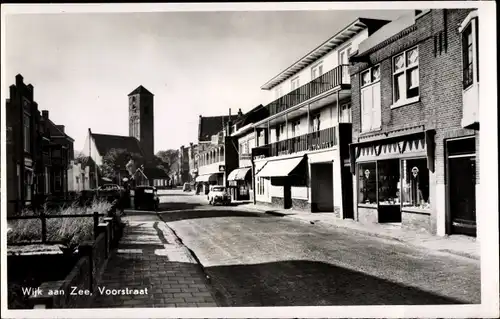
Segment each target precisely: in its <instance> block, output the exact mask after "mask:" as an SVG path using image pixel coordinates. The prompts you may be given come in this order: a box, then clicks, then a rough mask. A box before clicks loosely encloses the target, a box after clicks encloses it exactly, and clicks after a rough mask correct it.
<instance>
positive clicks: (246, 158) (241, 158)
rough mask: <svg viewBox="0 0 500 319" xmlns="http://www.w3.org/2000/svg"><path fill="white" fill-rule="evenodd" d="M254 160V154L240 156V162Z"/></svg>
mask: <svg viewBox="0 0 500 319" xmlns="http://www.w3.org/2000/svg"><path fill="white" fill-rule="evenodd" d="M251 158H252V154H240V160H249V159H251Z"/></svg>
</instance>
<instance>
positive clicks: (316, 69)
mask: <svg viewBox="0 0 500 319" xmlns="http://www.w3.org/2000/svg"><path fill="white" fill-rule="evenodd" d="M316 73H317V75H315V74H316ZM323 74H324V73H323V61H320V62H318V63H316V64H315V65H314V66H312V67H311V81H313V80H315V79H317V78H319V77H321V76H322V75H323Z"/></svg>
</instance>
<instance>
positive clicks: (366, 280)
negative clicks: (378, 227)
mask: <svg viewBox="0 0 500 319" xmlns="http://www.w3.org/2000/svg"><path fill="white" fill-rule="evenodd" d="M181 194H182V192H178V194H176V193H175V192H174V191H172V193H171V194H169V195H168V196H166V197H168V201H169V203H174V204H175V205H173V206H170V204H169V206H168V207H166V208H165V210H163V211H161V212H159V215H160V217H161V218H162V219H163V220H164V221H165V222H167V224H168V226H169V227H171V228H172V229H174V230H175V232H176V233H177V235H178V236H179V237H180V238H182V241H183V243H184V244H185V245H186V246H187V247H189V248H190V249H191V250H192V251H194V252H195V253H196V255H197V257H198V258H199V260H200V261H201V263H202V264H203V266H204V269H205V272H206V273H207V274H209V275H210V277H211V284H212V285H214V286H215V287H216V289H217V291H218V292H219V294H218V295H217V296H224V300H222V301H221V304H223V305H230V306H322V305H324V306H326V305H419V304H463V303H480V301H481V299H480V292H481V286H480V267H479V266H480V265H479V261H478V260H475V259H471V258H466V257H461V256H456V255H453V254H444V253H438V252H435V251H432V250H429V249H427V248H424V247H416V246H413V245H408V244H405V243H403V242H400V241H397V240H390V239H385V238H379V237H376V236H372V235H370V234H363V233H362V232H354V231H353V230H351V229H349V228H345V227H329V228H328V227H319V226H318V225H315V224H310V223H303V222H298V221H297V220H293V219H290V218H284V217H279V216H272V215H269V214H264V213H259V212H257V211H250V210H248V209H242V208H241V207H237V206H233V207H223V206H217V207H213V206H209V205H207V203H206V197H205V198H203V196H195V195H191V196H188V195H184V194H182V195H181ZM171 207H174V208H172V209H170V208H171ZM218 301H219V300H218Z"/></svg>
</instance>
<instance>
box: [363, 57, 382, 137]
mask: <svg viewBox="0 0 500 319" xmlns="http://www.w3.org/2000/svg"><path fill="white" fill-rule="evenodd" d="M374 70H378V76H377V77H375V76H374ZM364 74H368V81H367V82H366V83H364V84H363V75H364ZM380 79H381V65H380V63H379V64H376V65H374V66H372V67H370V68H368V69H365V70H363V71H362V72H360V79H359V81H360V83H359V85H360V106H361V112H360V122H361V126H360V129H361V133H369V132H373V131H378V130H380V129H381V127H382V121H381V120H380V125H379V126H375V127H374V124H373V109H374V105H375V104H374V98H373V87H374V86H375V85H376V84H378V85H379V89H380ZM369 89H370V90H372V94H371V95H372V98H371V101H372V103H371V107H370V110H371V111H370V123H371V124H370V128H369V129H367V130H363V122H364V120H363V116H364V115H363V114H364V112H363V110H364V108H363V106H364V104H363V98H362V97H363V92H364V91H367V90H369ZM381 93H382V92H380V94H379V96H380V101H379V104H380V110H379V112H380V119H381V118H382V94H381Z"/></svg>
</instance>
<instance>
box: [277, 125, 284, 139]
mask: <svg viewBox="0 0 500 319" xmlns="http://www.w3.org/2000/svg"><path fill="white" fill-rule="evenodd" d="M283 135H285V124H279V125H278V126H277V127H276V142H278V141H279V140H280V137H281V136H283Z"/></svg>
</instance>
